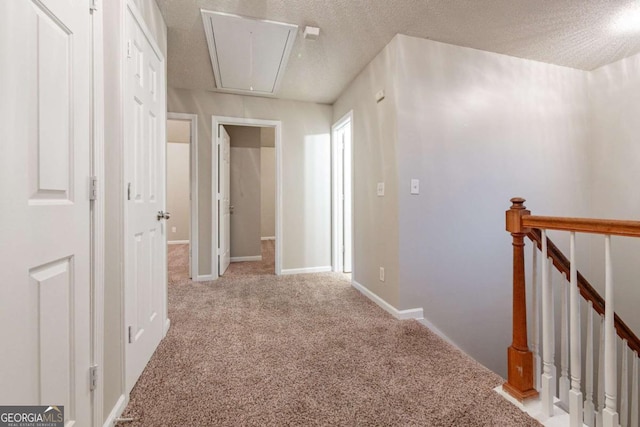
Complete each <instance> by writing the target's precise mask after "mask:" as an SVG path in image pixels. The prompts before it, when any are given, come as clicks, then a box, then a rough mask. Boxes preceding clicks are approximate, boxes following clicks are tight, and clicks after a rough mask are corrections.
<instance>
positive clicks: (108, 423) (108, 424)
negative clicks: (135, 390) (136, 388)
mask: <svg viewBox="0 0 640 427" xmlns="http://www.w3.org/2000/svg"><path fill="white" fill-rule="evenodd" d="M126 407H127V398H126V396H125V395H124V394H123V395H121V396H120V397H119V398H118V401H117V402H116V404H115V406H114V407H113V409H112V410H111V412H109V416H108V417H107V419H106V420H105V421H104V425H103V427H113V426H115V425H116V420H117V419H118V418H120V415H122V413H123V412H124V409H125V408H126Z"/></svg>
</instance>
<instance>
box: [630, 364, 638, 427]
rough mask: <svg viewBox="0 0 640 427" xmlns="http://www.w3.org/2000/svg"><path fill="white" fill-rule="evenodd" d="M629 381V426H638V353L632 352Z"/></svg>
mask: <svg viewBox="0 0 640 427" xmlns="http://www.w3.org/2000/svg"><path fill="white" fill-rule="evenodd" d="M631 375H632V377H631V378H632V379H633V381H632V382H631V425H630V426H629V427H638V423H640V420H638V417H639V416H640V414H638V405H640V388H639V387H638V353H636V352H635V351H634V352H633V369H632V373H631Z"/></svg>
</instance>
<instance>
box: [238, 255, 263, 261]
mask: <svg viewBox="0 0 640 427" xmlns="http://www.w3.org/2000/svg"><path fill="white" fill-rule="evenodd" d="M242 261H262V255H256V256H232V257H231V262H242Z"/></svg>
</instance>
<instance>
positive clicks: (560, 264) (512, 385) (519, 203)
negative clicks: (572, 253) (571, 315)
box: [503, 197, 640, 401]
mask: <svg viewBox="0 0 640 427" xmlns="http://www.w3.org/2000/svg"><path fill="white" fill-rule="evenodd" d="M524 202H525V200H524V199H522V198H519V197H515V198H513V199H511V203H512V206H511V208H510V209H509V210H508V211H507V212H506V229H507V231H508V232H509V233H511V236H512V238H513V340H512V343H511V346H510V347H509V349H508V353H507V356H508V370H507V375H508V377H507V382H506V383H505V384H504V385H503V388H504V389H505V390H506V391H507V392H508V393H509V394H510V395H512V396H513V397H515V398H517V399H519V400H521V401H522V400H524V399H527V398H530V397H533V396H537V395H538V393H537V391H536V390H535V389H534V387H533V362H532V353H531V351H529V348H528V343H527V319H526V311H527V305H526V297H525V294H526V286H525V274H524V237H525V236H527V237H529V238H530V239H531V240H532V241H533V242H535V243H536V244H537V246H538V247H539V248H540V249H542V232H541V231H540V230H541V229H543V230H563V231H573V232H582V233H593V234H605V235H615V236H629V237H640V221H620V220H600V219H588V218H562V217H549V216H533V215H531V212H530V211H528V210H527V209H526V207H525V206H524ZM547 246H548V247H547V249H548V255H549V256H550V257H551V259H552V262H553V265H554V266H555V267H556V269H558V271H560V272H561V273H563V274H564V275H565V276H566V277H567V280H569V277H570V271H571V263H570V261H569V260H568V259H567V257H566V256H565V255H564V254H563V253H562V252H561V251H560V250H559V249H558V247H557V246H556V245H555V244H553V242H551V240H549V239H548V238H547ZM577 279H578V287H579V291H580V294H581V295H582V296H583V298H585V299H586V300H587V301H591V302H592V303H593V308H594V309H595V310H596V312H597V313H599V314H604V312H605V301H604V299H603V298H602V297H601V296H600V295H599V294H598V292H597V291H596V290H595V289H594V288H593V286H591V284H590V283H589V282H588V281H587V279H585V278H584V276H583V275H582V274H580V272H578V273H577ZM614 326H615V329H616V332H617V334H618V335H619V336H620V337H621V338H623V339H626V340H627V344H628V346H629V348H631V349H633V350H635V351H637V352H638V354H640V339H638V337H637V336H636V335H635V334H634V333H633V331H631V329H629V327H628V326H627V325H626V324H625V323H624V322H623V321H622V319H620V317H619V316H618V315H617V314H616V315H614Z"/></svg>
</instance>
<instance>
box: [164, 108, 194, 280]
mask: <svg viewBox="0 0 640 427" xmlns="http://www.w3.org/2000/svg"><path fill="white" fill-rule="evenodd" d="M167 120H188V121H190V122H191V126H190V128H191V139H190V141H189V171H190V172H191V174H190V175H191V177H190V180H191V181H190V183H189V192H190V193H191V195H190V200H191V206H190V210H191V212H190V213H191V223H190V224H189V225H190V226H189V240H186V241H184V243H190V245H191V246H190V247H189V250H190V251H191V263H190V265H189V273H190V276H191V277H196V276H197V275H198V273H199V268H200V267H199V265H198V259H199V258H198V248H199V245H198V236H199V231H198V229H199V224H198V115H197V114H189V113H167ZM169 244H171V243H169Z"/></svg>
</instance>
